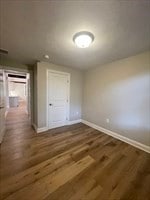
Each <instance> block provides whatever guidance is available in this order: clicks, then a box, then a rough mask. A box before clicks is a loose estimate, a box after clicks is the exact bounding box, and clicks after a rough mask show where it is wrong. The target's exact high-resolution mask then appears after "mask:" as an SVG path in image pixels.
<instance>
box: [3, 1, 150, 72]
mask: <svg viewBox="0 0 150 200" xmlns="http://www.w3.org/2000/svg"><path fill="white" fill-rule="evenodd" d="M0 2H1V4H0V20H1V21H0V47H1V48H4V49H6V50H8V51H9V54H8V58H11V59H15V60H16V61H19V62H21V63H23V64H32V63H34V62H35V61H36V60H44V58H43V55H44V54H48V55H49V56H50V59H49V61H48V62H52V63H54V64H60V65H65V66H70V67H77V68H81V69H87V68H90V67H95V66H98V65H101V64H104V63H107V62H111V61H114V60H118V59H121V58H125V57H128V56H131V55H135V54H137V53H140V52H143V51H146V50H148V49H149V48H150V1H148V0H145V1H144V0H130V1H129V0H126V1H123V0H120V1H119V0H115V1H114V0H107V1H106V0H104V1H101V0H99V1H93V0H91V1H86V0H85V1H79V0H76V1H69V0H66V1H63V0H61V1H56V0H55V1H50V0H49V1H46V0H9V1H8V0H0ZM79 31H90V32H92V33H93V34H94V36H95V40H94V42H93V44H92V45H91V46H90V47H89V48H87V49H79V48H77V47H76V46H75V45H74V43H73V41H72V37H73V35H74V34H75V33H76V32H79Z"/></svg>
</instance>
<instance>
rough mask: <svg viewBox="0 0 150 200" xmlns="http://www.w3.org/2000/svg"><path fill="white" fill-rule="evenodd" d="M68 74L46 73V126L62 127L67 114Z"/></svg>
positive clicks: (66, 119) (65, 121) (65, 122)
mask: <svg viewBox="0 0 150 200" xmlns="http://www.w3.org/2000/svg"><path fill="white" fill-rule="evenodd" d="M69 82H70V81H69V74H65V73H59V72H50V71H49V72H48V126H49V128H55V127H60V126H64V125H65V124H67V121H68V117H69V115H68V112H69Z"/></svg>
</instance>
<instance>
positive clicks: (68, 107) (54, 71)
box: [46, 69, 70, 129]
mask: <svg viewBox="0 0 150 200" xmlns="http://www.w3.org/2000/svg"><path fill="white" fill-rule="evenodd" d="M50 72H51V73H57V74H60V75H66V76H67V78H68V84H67V86H68V88H67V91H68V103H67V111H66V112H67V120H66V123H65V125H67V124H68V122H69V119H70V114H69V113H70V73H67V72H62V71H57V70H49V69H48V70H47V76H46V78H47V84H46V85H47V88H46V96H47V98H46V105H47V106H46V108H47V109H46V110H47V113H46V119H47V120H46V121H47V123H46V124H47V129H50V128H49V113H48V111H49V109H48V108H49V100H48V94H49V93H48V92H49V82H48V77H49V73H50ZM58 127H59V126H58Z"/></svg>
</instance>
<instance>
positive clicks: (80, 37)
mask: <svg viewBox="0 0 150 200" xmlns="http://www.w3.org/2000/svg"><path fill="white" fill-rule="evenodd" d="M73 41H74V43H75V44H76V45H77V47H79V48H87V47H89V45H90V44H91V43H92V42H93V41H94V35H93V34H92V33H90V32H87V31H81V32H78V33H76V34H75V35H74V36H73Z"/></svg>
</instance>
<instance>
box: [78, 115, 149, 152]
mask: <svg viewBox="0 0 150 200" xmlns="http://www.w3.org/2000/svg"><path fill="white" fill-rule="evenodd" d="M81 122H82V123H83V124H86V125H88V126H90V127H92V128H94V129H96V130H98V131H101V132H103V133H106V134H107V135H110V136H112V137H114V138H116V139H118V140H121V141H123V142H126V143H128V144H130V145H132V146H134V147H136V148H138V149H141V150H143V151H145V152H147V153H150V146H147V145H144V144H142V143H140V142H137V141H135V140H132V139H129V138H127V137H125V136H122V135H120V134H118V133H115V132H113V131H110V130H107V129H105V128H103V127H100V126H97V125H96V124H94V123H91V122H89V121H86V120H83V119H82V120H81Z"/></svg>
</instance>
